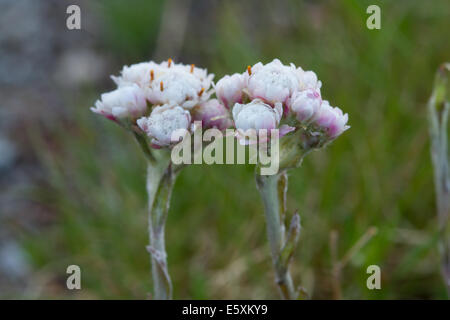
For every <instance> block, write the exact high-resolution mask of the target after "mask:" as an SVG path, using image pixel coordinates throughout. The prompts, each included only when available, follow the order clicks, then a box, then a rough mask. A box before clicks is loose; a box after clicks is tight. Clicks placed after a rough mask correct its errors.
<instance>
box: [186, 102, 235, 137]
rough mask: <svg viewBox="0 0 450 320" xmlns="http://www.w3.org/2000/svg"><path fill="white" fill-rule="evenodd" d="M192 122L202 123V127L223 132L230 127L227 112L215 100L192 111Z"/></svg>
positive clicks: (204, 103)
mask: <svg viewBox="0 0 450 320" xmlns="http://www.w3.org/2000/svg"><path fill="white" fill-rule="evenodd" d="M192 116H193V119H194V120H199V121H201V122H202V127H203V128H205V129H208V128H217V129H219V130H225V129H226V128H228V127H230V126H231V125H232V121H231V119H230V114H229V112H228V110H227V109H226V108H225V107H224V105H223V104H221V103H220V102H219V101H218V100H217V99H211V100H208V101H206V102H203V103H201V104H199V105H198V106H197V107H195V108H194V109H193V110H192Z"/></svg>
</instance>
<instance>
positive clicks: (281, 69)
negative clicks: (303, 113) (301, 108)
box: [247, 59, 299, 105]
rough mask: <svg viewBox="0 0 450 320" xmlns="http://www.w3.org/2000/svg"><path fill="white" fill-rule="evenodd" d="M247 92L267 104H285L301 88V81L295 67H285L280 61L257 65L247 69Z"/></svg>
mask: <svg viewBox="0 0 450 320" xmlns="http://www.w3.org/2000/svg"><path fill="white" fill-rule="evenodd" d="M247 73H248V86H247V91H248V94H249V95H250V97H251V98H252V99H256V98H258V99H262V100H263V101H265V102H266V103H269V104H271V105H274V104H275V103H282V104H284V103H285V102H286V101H287V99H288V98H289V97H290V95H291V94H292V93H293V92H294V91H296V90H297V89H298V88H299V79H298V75H297V70H296V68H295V66H294V65H290V66H285V65H283V64H282V63H281V62H280V60H278V59H275V60H273V61H272V62H270V63H268V64H266V65H263V64H262V63H260V62H259V63H257V64H255V65H254V66H253V67H251V68H250V67H249V68H248V69H247Z"/></svg>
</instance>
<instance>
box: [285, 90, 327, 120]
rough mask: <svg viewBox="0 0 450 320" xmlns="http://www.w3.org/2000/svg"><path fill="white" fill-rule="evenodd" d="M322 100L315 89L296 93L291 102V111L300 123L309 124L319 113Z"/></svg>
mask: <svg viewBox="0 0 450 320" xmlns="http://www.w3.org/2000/svg"><path fill="white" fill-rule="evenodd" d="M321 104H322V98H321V97H320V93H319V92H317V91H316V90H313V89H306V90H303V91H296V92H294V94H293V95H292V98H291V100H290V109H291V111H292V112H293V113H294V114H295V116H296V118H297V120H298V121H299V122H300V123H303V124H305V123H308V122H309V121H310V120H312V119H313V118H314V116H315V115H317V113H318V112H319V109H320V105H321Z"/></svg>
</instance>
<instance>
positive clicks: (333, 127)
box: [314, 100, 350, 139]
mask: <svg viewBox="0 0 450 320" xmlns="http://www.w3.org/2000/svg"><path fill="white" fill-rule="evenodd" d="M347 121H348V114H344V113H343V112H342V110H341V109H339V108H338V107H335V108H333V107H332V106H330V104H329V102H328V101H326V100H324V101H323V102H322V106H321V107H320V111H319V113H318V115H317V117H316V119H315V120H314V123H315V124H316V125H317V126H318V127H319V128H320V129H321V130H323V131H324V132H325V134H326V135H327V136H328V137H329V138H330V139H334V138H336V137H337V136H339V135H340V134H341V133H342V132H344V131H345V130H347V129H348V128H350V126H348V125H347Z"/></svg>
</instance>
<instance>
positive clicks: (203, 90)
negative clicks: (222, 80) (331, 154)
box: [198, 88, 205, 97]
mask: <svg viewBox="0 0 450 320" xmlns="http://www.w3.org/2000/svg"><path fill="white" fill-rule="evenodd" d="M203 92H205V88H202V90H200V91H199V93H198V96H199V97H200V96H201V95H202V94H203Z"/></svg>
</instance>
